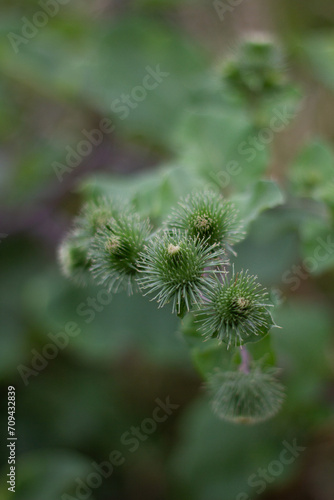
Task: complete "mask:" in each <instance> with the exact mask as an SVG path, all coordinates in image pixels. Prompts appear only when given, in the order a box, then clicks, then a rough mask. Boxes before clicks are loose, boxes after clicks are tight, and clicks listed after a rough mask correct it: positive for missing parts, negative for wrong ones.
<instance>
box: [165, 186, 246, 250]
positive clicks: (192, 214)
mask: <svg viewBox="0 0 334 500" xmlns="http://www.w3.org/2000/svg"><path fill="white" fill-rule="evenodd" d="M167 226H168V227H170V228H177V229H180V230H181V231H186V232H187V233H188V234H189V235H190V236H194V237H197V238H199V239H200V240H203V241H205V244H206V245H207V246H210V245H215V244H216V245H220V246H222V247H229V248H230V245H233V244H235V243H237V242H238V241H240V240H241V239H242V237H243V234H244V233H243V232H242V230H241V225H240V221H239V220H238V212H237V210H236V209H235V208H234V206H233V204H232V203H231V202H229V201H227V200H225V199H224V198H223V197H222V196H221V195H220V194H219V193H215V192H212V191H205V192H199V193H195V194H193V195H189V196H187V197H186V198H185V199H183V200H180V202H179V204H178V207H177V208H175V209H174V210H173V212H172V215H171V216H170V217H169V219H168V222H167Z"/></svg>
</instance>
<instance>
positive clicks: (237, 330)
mask: <svg viewBox="0 0 334 500" xmlns="http://www.w3.org/2000/svg"><path fill="white" fill-rule="evenodd" d="M270 307H272V304H271V303H270V301H269V298H268V292H267V291H266V290H265V289H264V288H263V287H262V286H261V285H260V284H259V283H258V282H257V277H256V276H251V275H249V274H248V271H246V272H244V271H241V272H240V273H235V272H234V269H233V271H232V275H231V276H230V277H228V276H227V275H226V274H225V275H222V277H221V279H216V281H215V285H214V286H213V287H212V288H211V289H210V290H209V291H208V292H207V294H206V295H205V297H204V300H203V301H202V305H201V309H200V311H199V312H198V313H197V317H198V321H199V324H200V330H202V332H203V333H204V334H205V335H206V336H207V337H208V338H212V337H217V338H218V339H219V340H220V341H223V342H226V343H227V344H228V346H230V345H233V346H237V345H242V344H245V343H247V342H250V341H252V342H253V341H254V340H260V339H261V338H262V337H264V336H265V335H266V334H267V333H268V331H269V330H270V328H271V326H273V325H274V321H273V318H272V316H271V313H270Z"/></svg>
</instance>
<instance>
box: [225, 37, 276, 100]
mask: <svg viewBox="0 0 334 500" xmlns="http://www.w3.org/2000/svg"><path fill="white" fill-rule="evenodd" d="M283 69H284V57H283V52H282V50H281V47H280V46H279V44H278V43H277V41H276V40H274V39H273V38H271V37H270V36H269V35H265V34H262V33H255V34H252V35H248V36H247V38H245V39H244V40H242V42H241V43H240V44H239V46H238V47H237V48H236V50H235V53H234V54H233V55H232V56H231V57H230V58H229V59H228V60H227V61H226V62H225V64H224V65H223V68H222V76H223V80H224V81H225V82H226V83H227V84H229V85H231V86H233V87H234V88H235V89H236V90H238V91H240V92H241V93H243V94H245V95H248V96H249V95H253V96H254V95H260V94H272V93H275V92H278V91H280V90H281V89H282V88H283V86H284V84H285V83H286V78H285V75H284V72H283V71H282V70H283Z"/></svg>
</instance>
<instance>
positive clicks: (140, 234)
mask: <svg viewBox="0 0 334 500" xmlns="http://www.w3.org/2000/svg"><path fill="white" fill-rule="evenodd" d="M149 234H150V224H149V222H148V221H142V220H140V218H139V216H138V215H137V214H127V215H119V216H118V217H117V219H114V222H113V224H107V225H105V226H104V227H103V228H101V229H99V230H98V231H97V234H96V236H95V237H94V238H93V240H92V244H91V248H90V252H89V255H90V258H91V261H92V265H91V271H92V274H93V276H94V277H95V278H96V279H97V281H98V283H99V284H105V285H107V287H108V289H109V291H113V292H117V291H118V290H122V289H126V290H127V292H128V293H129V294H131V293H132V292H133V290H134V288H136V286H135V285H136V281H135V278H136V275H137V273H138V260H139V256H140V254H141V252H142V251H143V249H144V246H145V243H146V241H147V239H148V238H149Z"/></svg>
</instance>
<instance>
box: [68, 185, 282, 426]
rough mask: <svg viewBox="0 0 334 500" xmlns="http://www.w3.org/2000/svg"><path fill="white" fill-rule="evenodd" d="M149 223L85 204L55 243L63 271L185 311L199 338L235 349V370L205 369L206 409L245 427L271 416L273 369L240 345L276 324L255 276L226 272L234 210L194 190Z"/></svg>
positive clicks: (277, 400) (235, 227)
mask: <svg viewBox="0 0 334 500" xmlns="http://www.w3.org/2000/svg"><path fill="white" fill-rule="evenodd" d="M154 229H155V232H154V233H153V234H152V233H151V226H150V223H149V221H148V220H142V219H141V217H140V216H139V214H138V213H136V211H135V210H134V208H133V207H132V206H130V205H127V204H125V203H119V202H117V201H115V200H109V199H100V200H98V201H96V202H91V203H89V204H86V205H85V206H84V208H83V210H82V211H81V213H80V215H79V216H78V217H76V218H75V220H74V228H73V229H72V231H71V232H70V234H69V235H68V236H67V237H66V239H65V241H64V242H63V243H62V245H61V247H60V251H59V255H60V261H61V266H62V269H63V271H64V274H65V275H66V276H67V277H70V278H72V279H75V280H76V282H79V283H81V282H83V281H84V279H85V278H86V276H87V275H91V276H92V277H93V278H94V279H95V280H96V281H97V283H98V284H100V285H104V286H106V287H107V289H108V290H109V292H110V293H116V292H118V291H121V290H125V291H127V293H128V294H131V293H133V292H134V291H136V292H137V291H140V292H141V293H143V294H144V295H149V296H150V297H151V299H152V300H155V301H156V302H157V303H158V306H159V307H163V306H167V305H170V306H171V312H172V313H177V315H178V316H179V317H181V318H183V317H184V316H185V315H186V314H189V318H190V319H191V322H190V323H191V325H192V327H191V328H193V329H194V332H193V333H194V338H196V339H197V340H198V341H199V342H200V343H202V341H204V340H208V339H209V340H210V342H211V343H212V342H214V343H216V344H217V345H220V344H222V342H223V343H226V344H227V348H229V347H230V346H233V347H236V346H239V349H240V350H241V351H240V352H241V359H242V362H241V363H240V366H239V368H237V369H228V370H226V371H223V370H222V367H218V371H217V372H215V374H214V375H212V373H211V372H210V370H209V368H207V373H206V374H205V377H206V378H207V379H208V381H209V382H208V385H209V387H210V390H211V391H212V392H213V394H214V403H213V407H214V411H215V412H216V413H217V414H218V415H219V416H220V417H221V418H224V419H228V420H232V421H235V422H244V423H254V422H256V421H260V420H265V419H267V418H269V417H271V416H273V415H274V414H275V413H276V411H277V410H278V408H279V407H280V405H281V402H282V388H281V385H280V384H279V383H278V382H277V380H276V375H275V374H276V372H275V370H273V369H269V368H266V369H262V368H260V367H259V365H254V364H253V363H250V362H249V355H248V351H247V349H246V347H245V345H244V344H246V343H248V342H255V341H258V340H260V339H262V338H263V337H264V336H266V335H267V334H268V332H269V330H270V329H271V327H272V326H274V320H273V318H272V315H271V311H270V309H271V308H272V304H271V302H270V300H269V295H268V292H267V291H266V290H265V289H264V288H263V287H262V286H261V285H260V284H259V283H258V281H257V278H256V277H255V276H252V275H250V274H249V273H248V271H245V272H244V271H239V272H235V271H234V267H233V266H232V270H230V269H231V266H229V259H228V256H229V255H231V254H232V255H234V252H233V250H232V248H231V247H232V245H233V244H235V243H236V242H238V241H239V240H240V239H241V238H242V237H243V232H242V230H241V225H240V220H239V216H238V212H237V210H236V209H235V208H234V207H233V205H232V204H231V203H230V202H229V201H227V200H226V199H224V198H223V197H222V196H221V195H220V194H218V193H216V192H212V191H204V192H199V193H194V194H191V195H189V196H187V197H186V198H184V199H182V200H181V201H180V203H179V204H178V206H177V207H176V208H174V209H173V210H172V211H171V215H170V216H169V217H168V219H167V220H166V221H165V222H164V223H163V224H162V227H161V228H154ZM231 250H232V252H231ZM194 317H195V321H193V318H194ZM222 345H223V344H222ZM202 349H205V347H203V348H202ZM231 359H234V358H233V356H231ZM234 368H235V365H234Z"/></svg>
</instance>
